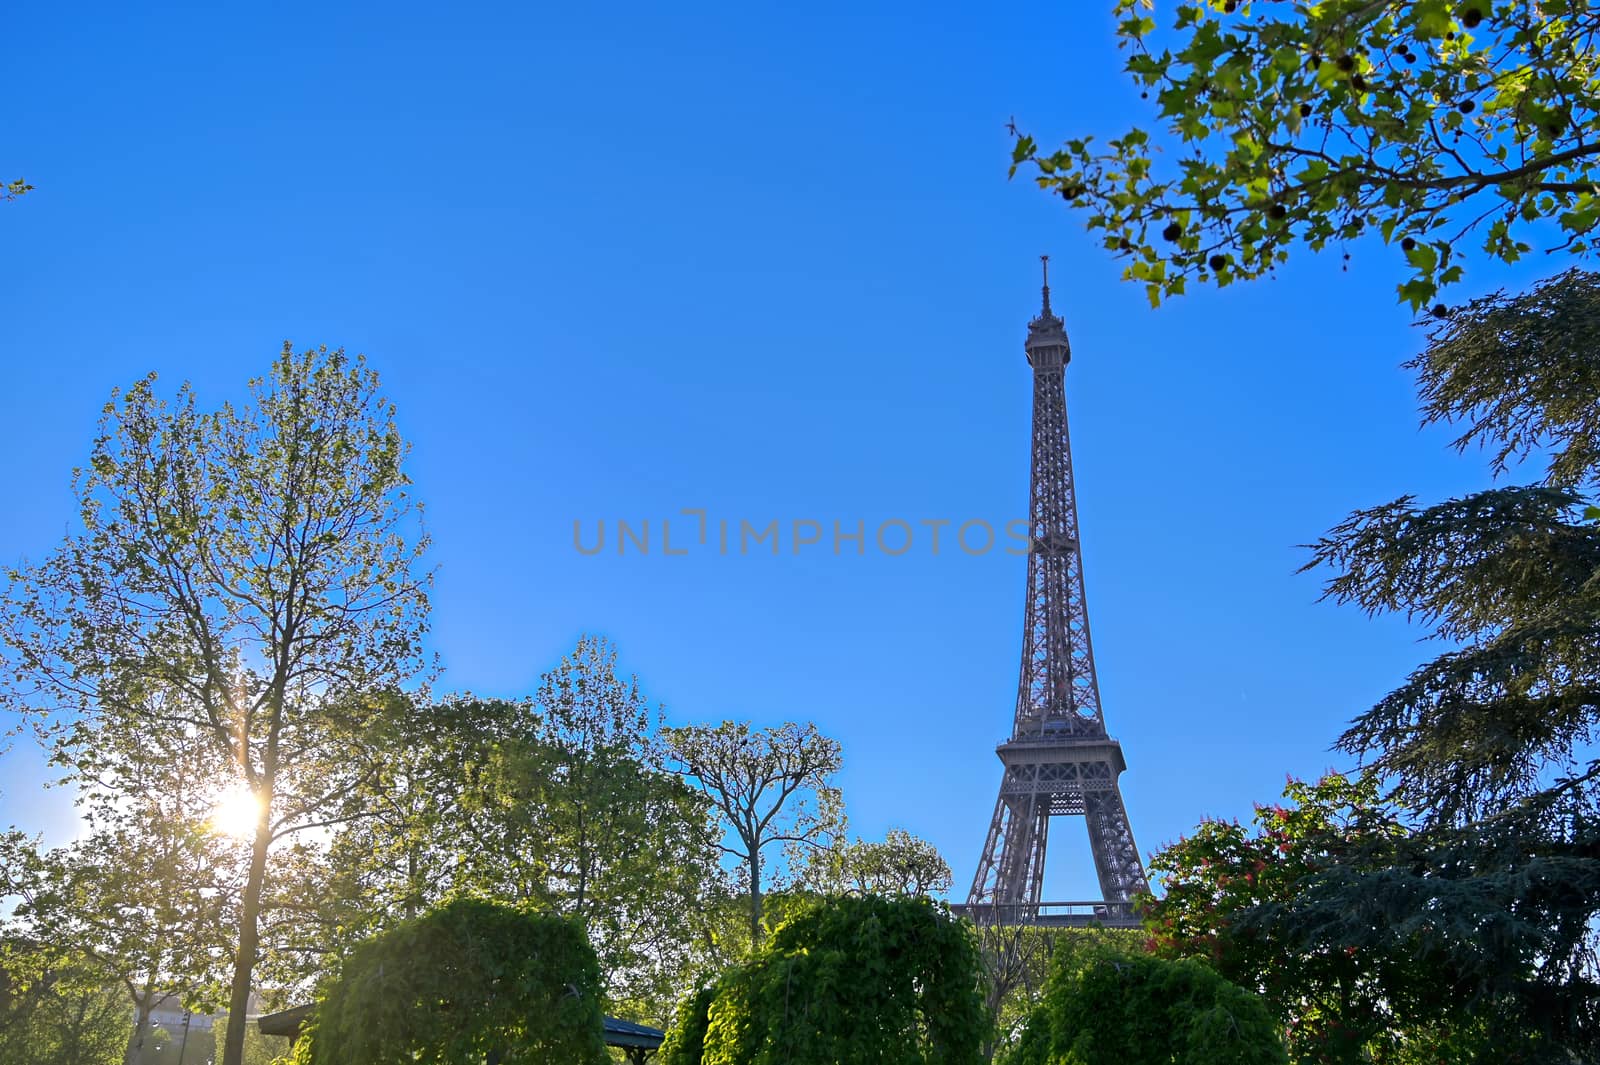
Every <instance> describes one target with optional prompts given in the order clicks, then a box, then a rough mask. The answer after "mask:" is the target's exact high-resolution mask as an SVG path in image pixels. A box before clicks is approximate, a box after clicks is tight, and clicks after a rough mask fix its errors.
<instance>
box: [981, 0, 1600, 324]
mask: <svg viewBox="0 0 1600 1065" xmlns="http://www.w3.org/2000/svg"><path fill="white" fill-rule="evenodd" d="M1154 7H1155V4H1154V0H1117V4H1116V11H1117V17H1118V19H1119V20H1120V21H1119V23H1118V29H1117V37H1118V44H1119V46H1120V47H1121V48H1123V49H1124V50H1126V51H1127V52H1128V61H1127V72H1128V73H1129V74H1130V75H1131V76H1132V79H1133V81H1134V83H1135V85H1136V86H1137V87H1138V88H1139V89H1140V91H1141V95H1143V96H1145V97H1147V98H1152V106H1153V108H1154V111H1155V114H1154V120H1155V122H1156V123H1157V124H1158V125H1159V126H1160V127H1161V128H1162V130H1163V135H1152V134H1151V133H1150V132H1149V131H1147V130H1145V129H1140V128H1134V129H1131V130H1129V131H1128V132H1126V133H1124V134H1122V135H1121V136H1119V137H1116V138H1114V139H1112V140H1109V141H1106V142H1105V143H1104V145H1103V146H1102V145H1101V144H1099V143H1096V142H1095V141H1093V140H1092V139H1091V138H1089V137H1079V138H1076V139H1073V140H1069V141H1068V142H1067V143H1066V144H1065V146H1064V147H1063V148H1061V149H1060V150H1058V151H1055V152H1050V153H1048V154H1045V153H1043V152H1041V151H1040V150H1039V147H1038V144H1037V143H1036V141H1035V139H1034V138H1033V137H1032V136H1028V135H1019V136H1018V138H1017V143H1016V146H1015V151H1014V153H1013V157H1014V163H1013V168H1012V173H1013V174H1014V173H1015V172H1016V168H1017V167H1018V166H1021V165H1024V164H1027V163H1032V164H1033V165H1034V166H1035V167H1036V168H1037V179H1038V182H1039V184H1040V185H1041V186H1042V187H1044V188H1046V189H1049V190H1051V191H1052V192H1056V193H1059V194H1060V195H1061V196H1062V197H1063V198H1065V200H1066V201H1067V202H1068V204H1070V205H1072V206H1074V207H1077V208H1080V209H1082V210H1084V211H1086V212H1087V214H1088V225H1089V227H1090V228H1091V229H1097V230H1100V231H1101V232H1102V233H1103V234H1104V238H1105V246H1106V247H1107V248H1108V249H1110V250H1111V251H1112V252H1114V253H1115V254H1117V255H1119V256H1121V257H1123V258H1124V259H1126V260H1127V261H1128V266H1127V268H1126V269H1125V270H1124V274H1123V276H1124V277H1126V278H1128V279H1131V280H1135V281H1140V282H1143V283H1144V284H1145V286H1146V288H1147V289H1148V291H1149V294H1150V300H1151V303H1152V304H1155V303H1158V302H1159V301H1160V300H1161V299H1162V298H1163V297H1165V296H1174V295H1178V294H1180V293H1182V292H1183V291H1184V287H1185V284H1186V283H1187V282H1188V281H1191V280H1195V281H1208V280H1209V281H1215V282H1216V283H1217V284H1219V285H1226V284H1228V283H1230V282H1232V281H1236V280H1244V279H1249V278H1256V277H1260V276H1262V275H1263V274H1267V273H1270V272H1271V271H1272V270H1273V269H1274V268H1275V267H1276V266H1277V265H1278V264H1279V263H1281V262H1283V261H1284V260H1285V259H1287V258H1288V257H1289V253H1290V250H1291V248H1293V247H1294V246H1295V245H1297V244H1303V245H1305V246H1307V247H1309V248H1310V249H1312V250H1313V251H1320V250H1322V249H1324V248H1327V247H1328V246H1329V245H1336V246H1337V245H1342V244H1343V243H1344V242H1347V241H1351V240H1354V239H1355V238H1357V237H1360V236H1362V235H1363V234H1364V233H1367V232H1368V231H1372V232H1375V233H1377V234H1379V235H1381V237H1382V238H1383V240H1384V242H1385V243H1386V244H1390V245H1398V247H1397V249H1396V255H1397V257H1401V258H1403V264H1404V265H1403V267H1402V269H1405V270H1406V271H1408V272H1409V274H1410V276H1409V278H1408V279H1407V280H1406V281H1405V282H1404V283H1403V284H1401V285H1400V286H1399V292H1400V297H1401V299H1402V300H1404V301H1406V302H1408V303H1410V304H1411V306H1412V307H1418V308H1420V307H1423V306H1426V305H1427V304H1428V303H1429V302H1430V301H1431V300H1432V299H1433V298H1434V295H1435V293H1436V292H1437V291H1438V290H1439V289H1440V288H1441V287H1443V286H1445V285H1448V284H1451V283H1452V282H1455V281H1457V280H1459V279H1460V277H1461V274H1462V265H1461V260H1462V259H1463V258H1464V257H1465V256H1464V255H1463V250H1464V249H1465V248H1466V247H1467V246H1468V245H1469V243H1474V242H1475V243H1477V245H1478V246H1479V247H1480V248H1481V250H1482V252H1483V253H1484V254H1485V255H1486V256H1488V257H1489V258H1491V259H1494V260H1499V261H1502V262H1515V261H1516V260H1517V259H1518V258H1520V257H1521V256H1522V255H1523V254H1525V253H1526V252H1528V251H1529V250H1531V247H1532V245H1531V244H1530V242H1531V241H1535V240H1540V241H1542V242H1543V243H1545V244H1547V245H1549V246H1552V247H1557V248H1564V249H1566V250H1568V251H1570V252H1573V253H1588V252H1589V251H1591V250H1592V247H1593V235H1594V231H1595V227H1596V225H1597V223H1600V169H1597V167H1600V106H1597V105H1600V90H1597V88H1596V86H1597V85H1600V70H1597V68H1600V53H1597V51H1596V44H1595V35H1596V32H1597V30H1600V12H1596V11H1595V10H1594V9H1593V8H1592V7H1591V6H1590V4H1589V3H1588V2H1587V0H1537V2H1536V0H1380V2H1368V0H1334V2H1328V3H1306V2H1302V0H1294V2H1289V0H1243V2H1240V0H1192V2H1189V3H1178V4H1176V5H1174V6H1173V7H1172V8H1170V11H1171V16H1170V18H1171V24H1170V27H1168V28H1165V29H1161V28H1158V26H1157V23H1156V20H1155V18H1154V17H1153V15H1154V12H1153V11H1152V12H1151V14H1148V15H1147V14H1146V13H1145V12H1146V9H1153V8H1154ZM1541 230H1542V231H1543V233H1544V237H1540V236H1537V235H1536V234H1539V233H1540V232H1541ZM1440 310H1441V312H1442V307H1441V308H1440Z"/></svg>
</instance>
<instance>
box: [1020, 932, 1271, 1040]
mask: <svg viewBox="0 0 1600 1065" xmlns="http://www.w3.org/2000/svg"><path fill="white" fill-rule="evenodd" d="M1004 1061H1005V1062H1006V1065H1050V1063H1052V1062H1067V1063H1070V1065H1273V1063H1277V1062H1284V1061H1286V1059H1285V1057H1284V1053H1283V1044H1282V1043H1281V1042H1280V1041H1279V1039H1278V1032H1277V1027H1276V1026H1275V1025H1274V1024H1273V1020H1272V1016H1271V1014H1269V1013H1268V1012H1267V1008H1266V1006H1265V1005H1263V1004H1262V1002H1261V1000H1260V999H1258V998H1256V996H1254V995H1252V994H1251V993H1250V992H1248V991H1246V990H1244V989H1243V988H1241V987H1238V986H1236V985H1234V984H1231V983H1229V982H1228V981H1227V980H1224V979H1223V978H1222V977H1221V976H1218V975H1217V974H1216V973H1215V972H1213V971H1212V970H1211V969H1210V968H1208V967H1207V966H1205V965H1204V964H1202V963H1200V962H1197V961H1193V960H1188V959H1184V960H1179V961H1169V960H1167V959H1164V958H1155V957H1150V956H1148V955H1137V954H1125V955H1119V954H1116V953H1114V952H1110V951H1104V950H1101V951H1095V952H1092V953H1089V954H1088V955H1086V956H1065V957H1064V958H1063V963H1062V964H1058V965H1056V966H1055V967H1054V968H1053V969H1052V971H1051V975H1050V986H1049V988H1048V990H1046V992H1045V1001H1044V1004H1043V1005H1042V1006H1041V1007H1040V1008H1039V1009H1038V1010H1037V1011H1036V1012H1035V1013H1034V1016H1033V1017H1032V1018H1031V1019H1030V1020H1029V1022H1028V1029H1027V1031H1026V1032H1025V1033H1024V1034H1023V1036H1022V1038H1021V1040H1020V1041H1019V1042H1018V1043H1017V1045H1016V1047H1015V1048H1014V1049H1013V1050H1012V1051H1011V1052H1010V1053H1009V1054H1007V1055H1006V1057H1005V1058H1004Z"/></svg>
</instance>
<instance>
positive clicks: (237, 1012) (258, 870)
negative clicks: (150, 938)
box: [222, 799, 272, 1065]
mask: <svg viewBox="0 0 1600 1065" xmlns="http://www.w3.org/2000/svg"><path fill="white" fill-rule="evenodd" d="M262 806H263V807H264V809H263V811H262V813H261V820H260V822H259V823H258V824H257V825H256V838H255V844H254V845H253V846H252V847H251V849H250V874H249V876H248V877H247V878H246V879H245V882H244V900H243V903H242V905H241V907H240V913H239V953H238V955H237V957H236V960H235V962H234V966H233V992H232V994H231V995H230V996H229V999H228V1034H227V1038H226V1041H225V1042H224V1043H223V1047H222V1065H244V1030H245V1025H247V1024H249V1019H248V1018H247V1017H246V1016H245V1014H246V1013H248V1012H249V1009H250V978H251V976H252V975H253V974H254V973H255V968H256V949H257V947H258V946H259V944H260V941H261V933H260V929H259V928H258V925H259V923H260V918H261V889H262V886H263V884H264V883H265V881H266V878H267V846H268V844H270V843H271V842H272V829H271V816H270V811H271V808H272V804H271V802H270V801H269V800H266V799H263V800H262Z"/></svg>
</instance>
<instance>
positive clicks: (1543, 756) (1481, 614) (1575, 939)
mask: <svg viewBox="0 0 1600 1065" xmlns="http://www.w3.org/2000/svg"><path fill="white" fill-rule="evenodd" d="M1597 310H1600V278H1596V277H1595V276H1594V275H1592V274H1585V273H1578V272H1569V273H1568V274H1566V275H1563V276H1561V277H1558V278H1556V279H1553V280H1552V281H1550V282H1547V283H1545V284H1543V285H1541V286H1539V287H1538V288H1537V289H1535V290H1534V291H1532V292H1530V293H1526V294H1522V295H1517V296H1512V297H1507V296H1505V295H1503V294H1496V295H1494V296H1490V297H1486V298H1483V299H1479V300H1474V301H1472V302H1471V303H1469V304H1468V305H1467V306H1465V307H1463V308H1462V309H1461V310H1460V311H1459V312H1458V313H1456V314H1454V315H1452V316H1451V317H1450V319H1449V320H1447V321H1446V322H1444V323H1443V324H1441V325H1439V326H1438V327H1437V328H1436V329H1434V331H1433V332H1432V334H1431V335H1430V337H1429V343H1428V346H1427V348H1426V350H1425V351H1424V352H1423V353H1422V354H1421V355H1420V356H1419V357H1418V358H1417V359H1416V360H1415V361H1414V362H1413V363H1412V364H1411V365H1412V367H1413V369H1415V370H1416V372H1417V374H1418V377H1419V379H1420V381H1421V390H1422V399H1423V410H1424V412H1425V417H1426V419H1427V420H1428V421H1429V422H1445V423H1453V424H1456V425H1458V426H1460V427H1462V430H1463V431H1462V432H1461V434H1460V436H1459V437H1458V439H1457V446H1458V447H1460V448H1463V449H1465V448H1468V447H1473V446H1482V447H1484V448H1486V449H1488V450H1489V451H1490V452H1491V454H1492V463H1493V466H1494V468H1495V470H1496V472H1506V471H1508V470H1509V469H1511V468H1513V467H1515V466H1517V465H1519V464H1520V463H1522V461H1523V460H1531V463H1530V464H1536V466H1538V467H1542V470H1543V476H1542V478H1541V479H1540V480H1539V482H1537V483H1534V484H1529V485H1525V486H1515V485H1507V486H1496V487H1490V488H1486V489H1484V490H1482V491H1478V492H1474V493H1472V494H1470V495H1467V496H1465V497H1462V498H1459V499H1451V500H1446V501H1444V502H1442V503H1436V504H1432V505H1427V506H1422V505H1418V504H1417V502H1416V501H1415V500H1414V499H1412V498H1411V497H1409V496H1408V497H1403V498H1401V499H1398V500H1395V501H1393V502H1391V503H1387V504H1384V505H1382V506H1378V507H1373V508H1371V509H1368V510H1363V511H1358V512H1356V513H1355V514H1353V515H1351V516H1350V517H1349V518H1348V519H1347V520H1346V521H1344V522H1342V523H1341V524H1340V525H1339V526H1337V527H1336V528H1335V529H1333V530H1332V531H1331V532H1330V533H1329V534H1328V535H1327V536H1326V537H1324V538H1323V539H1322V540H1320V541H1319V542H1318V543H1317V544H1316V545H1315V546H1314V559H1313V561H1312V563H1311V565H1313V566H1326V567H1328V568H1329V569H1330V570H1332V571H1333V572H1332V576H1331V578H1330V579H1329V582H1328V584H1327V594H1328V596H1329V597H1331V598H1333V599H1335V600H1336V601H1338V602H1342V603H1353V604H1355V605H1357V606H1359V607H1361V608H1362V609H1364V610H1366V611H1368V612H1369V613H1378V612H1397V613H1400V614H1403V615H1406V616H1408V617H1410V618H1412V619H1413V620H1415V621H1417V622H1419V623H1421V624H1424V625H1426V626H1428V627H1429V628H1430V629H1431V631H1432V634H1433V635H1434V636H1435V637H1436V638H1438V639H1439V640H1441V641H1442V642H1443V643H1444V644H1445V645H1446V647H1445V649H1444V650H1443V651H1442V652H1441V653H1439V654H1437V655H1436V656H1435V657H1433V658H1432V659H1431V660H1430V661H1427V662H1425V663H1424V664H1422V665H1421V666H1419V667H1418V668H1417V669H1416V671H1415V672H1413V673H1412V675H1411V676H1410V677H1409V678H1408V679H1407V680H1406V682H1405V683H1404V684H1402V685H1401V686H1400V687H1398V688H1397V689H1395V690H1394V691H1393V692H1391V693H1390V694H1389V695H1387V696H1385V697H1384V698H1383V699H1381V700H1380V701H1379V702H1378V703H1377V705H1376V706H1374V707H1373V708H1372V709H1370V710H1368V711H1367V712H1365V713H1363V714H1362V715H1361V716H1359V717H1358V718H1356V720H1355V721H1354V722H1353V723H1352V725H1351V727H1350V728H1349V729H1348V730H1347V731H1346V732H1345V733H1344V735H1343V736H1342V737H1341V739H1340V740H1339V745H1340V747H1341V748H1342V749H1344V750H1345V751H1347V752H1349V753H1351V754H1353V755H1357V756H1359V757H1361V758H1362V759H1363V760H1364V761H1366V762H1367V763H1369V764H1370V765H1371V767H1372V768H1373V769H1374V770H1375V771H1376V772H1377V773H1379V774H1381V775H1382V776H1383V777H1385V778H1386V779H1388V780H1392V781H1393V782H1394V784H1395V787H1396V797H1397V798H1398V800H1399V801H1400V802H1401V803H1402V804H1404V806H1405V807H1406V808H1408V809H1409V810H1411V811H1414V812H1415V814H1416V816H1417V818H1418V821H1419V828H1420V829H1421V832H1420V833H1419V834H1418V835H1417V836H1416V837H1415V838H1413V839H1409V840H1407V841H1404V843H1403V844H1402V846H1401V849H1400V852H1399V855H1398V857H1397V860H1396V861H1394V862H1393V863H1392V864H1388V865H1385V866H1382V867H1380V868H1377V869H1363V868H1362V867H1360V866H1349V865H1342V866H1335V867H1333V868H1331V869H1329V870H1328V871H1327V872H1326V873H1324V874H1323V875H1321V876H1319V877H1318V878H1317V879H1316V880H1315V881H1314V882H1312V883H1311V884H1309V885H1308V886H1307V889H1306V891H1305V892H1304V893H1303V894H1302V896H1301V898H1300V899H1298V900H1297V902H1296V904H1295V906H1294V908H1293V909H1292V910H1286V911H1285V912H1284V913H1283V914H1281V917H1282V919H1283V920H1292V921H1294V922H1297V923H1299V924H1301V925H1303V926H1304V927H1308V928H1318V927H1320V928H1322V929H1323V930H1324V934H1326V935H1329V936H1337V937H1340V938H1343V939H1344V940H1345V941H1346V942H1349V943H1351V944H1354V945H1356V946H1357V949H1358V950H1359V949H1362V948H1363V947H1364V946H1365V947H1371V948H1372V949H1373V950H1374V951H1376V952H1378V953H1380V954H1381V953H1383V952H1384V951H1387V950H1390V949H1394V946H1395V944H1394V942H1393V941H1394V940H1395V939H1396V938H1399V937H1404V938H1408V939H1410V940H1412V941H1413V947H1412V949H1416V950H1426V951H1427V955H1428V958H1429V960H1430V961H1431V962H1432V963H1433V964H1434V965H1435V966H1436V967H1437V968H1438V970H1439V971H1448V972H1452V973H1454V974H1455V975H1456V979H1457V982H1458V984H1459V985H1462V986H1463V987H1464V990H1465V991H1466V992H1467V997H1468V998H1469V999H1470V1000H1471V1001H1472V1002H1474V1003H1475V1004H1476V1010H1475V1012H1476V1014H1477V1016H1478V1018H1479V1023H1480V1024H1481V1025H1482V1026H1483V1029H1482V1030H1483V1036H1484V1039H1485V1041H1486V1042H1489V1043H1490V1044H1491V1045H1493V1046H1494V1047H1495V1048H1496V1054H1497V1060H1501V1061H1513V1060H1517V1059H1518V1058H1519V1057H1520V1058H1521V1059H1523V1060H1542V1059H1544V1058H1550V1057H1560V1056H1561V1055H1563V1054H1566V1055H1569V1056H1575V1057H1576V1058H1578V1059H1584V1058H1591V1057H1594V1056H1596V1055H1597V1054H1600V1022H1597V1019H1596V1018H1597V1017H1600V982H1597V973H1596V972H1595V965H1594V961H1593V959H1594V957H1595V947H1596V942H1595V932H1594V929H1595V927H1596V924H1595V922H1596V918H1597V917H1600V819H1597V816H1596V815H1597V812H1600V811H1597V809H1596V804H1597V800H1600V793H1597V791H1596V781H1597V779H1600V763H1597V762H1595V761H1594V760H1593V759H1592V757H1591V755H1590V753H1589V751H1588V750H1587V746H1588V745H1589V744H1590V743H1591V742H1592V739H1593V736H1594V730H1595V727H1596V725H1597V723H1600V698H1597V694H1600V638H1597V637H1600V585H1597V582H1596V580H1595V575H1596V573H1597V572H1600V532H1597V528H1596V524H1595V518H1596V516H1597V515H1600V512H1597V511H1595V510H1594V509H1592V507H1591V506H1590V504H1589V495H1588V493H1591V492H1593V491H1594V489H1595V488H1596V486H1597V485H1600V465H1597V464H1596V462H1595V461H1594V459H1595V456H1596V455H1597V454H1600V431H1597V430H1600V418H1597V416H1596V413H1595V412H1596V410H1597V409H1600V314H1597ZM1419 944H1420V945H1419Z"/></svg>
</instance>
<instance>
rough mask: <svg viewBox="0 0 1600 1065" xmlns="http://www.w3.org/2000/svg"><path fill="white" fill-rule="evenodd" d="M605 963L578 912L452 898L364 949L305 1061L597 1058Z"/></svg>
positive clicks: (322, 1002) (601, 1055)
mask: <svg viewBox="0 0 1600 1065" xmlns="http://www.w3.org/2000/svg"><path fill="white" fill-rule="evenodd" d="M603 1020H604V1015H603V1014H602V1013H601V1011H600V966H599V964H598V962H596V960H595V956H594V951H593V949H591V948H590V946H589V944H588V941H587V940H586V939H585V938H584V935H583V930H582V929H581V928H579V927H578V925H577V924H576V923H574V922H572V921H568V920H564V919H562V918H559V917H549V916H541V915H538V914H535V913H533V912H532V911H531V910H529V909H527V908H518V907H515V906H506V905H497V904H495V903H491V902H485V901H482V900H479V899H470V898H461V899H456V900H454V901H452V902H450V903H447V904H446V905H444V906H441V907H439V908H438V909H436V910H433V911H432V912H430V913H427V914H424V915H423V916H421V917H416V918H412V919H411V920H407V921H402V922H401V923H400V924H398V925H396V926H395V927H393V928H391V929H389V930H388V931H386V932H382V933H380V934H378V935H377V936H374V937H373V938H372V939H370V940H368V941H367V942H365V943H363V944H361V945H360V946H359V947H357V948H356V950H355V951H354V952H352V954H351V955H350V957H349V958H347V959H346V960H345V962H344V963H343V965H341V966H340V968H339V970H338V973H337V975H336V976H335V977H334V978H333V979H331V980H330V981H329V982H328V983H327V984H326V986H325V987H324V988H323V990H322V991H321V992H320V994H319V995H318V998H317V1004H316V1009H315V1012H314V1014H313V1016H312V1019H311V1021H310V1023H309V1024H308V1025H307V1028H306V1030H305V1033H304V1034H303V1035H302V1036H301V1039H300V1041H299V1043H297V1044H296V1046H295V1055H294V1061H295V1062H297V1063H298V1065H390V1063H392V1062H401V1061H427V1062H433V1063H436V1065H482V1063H483V1062H484V1061H485V1060H486V1059H487V1060H490V1061H498V1062H499V1063H500V1065H547V1063H548V1065H569V1063H588V1065H601V1063H603V1062H605V1061H606V1060H607V1057H606V1050H605V1042H604V1035H603V1031H604V1030H603V1026H602V1022H603Z"/></svg>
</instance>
